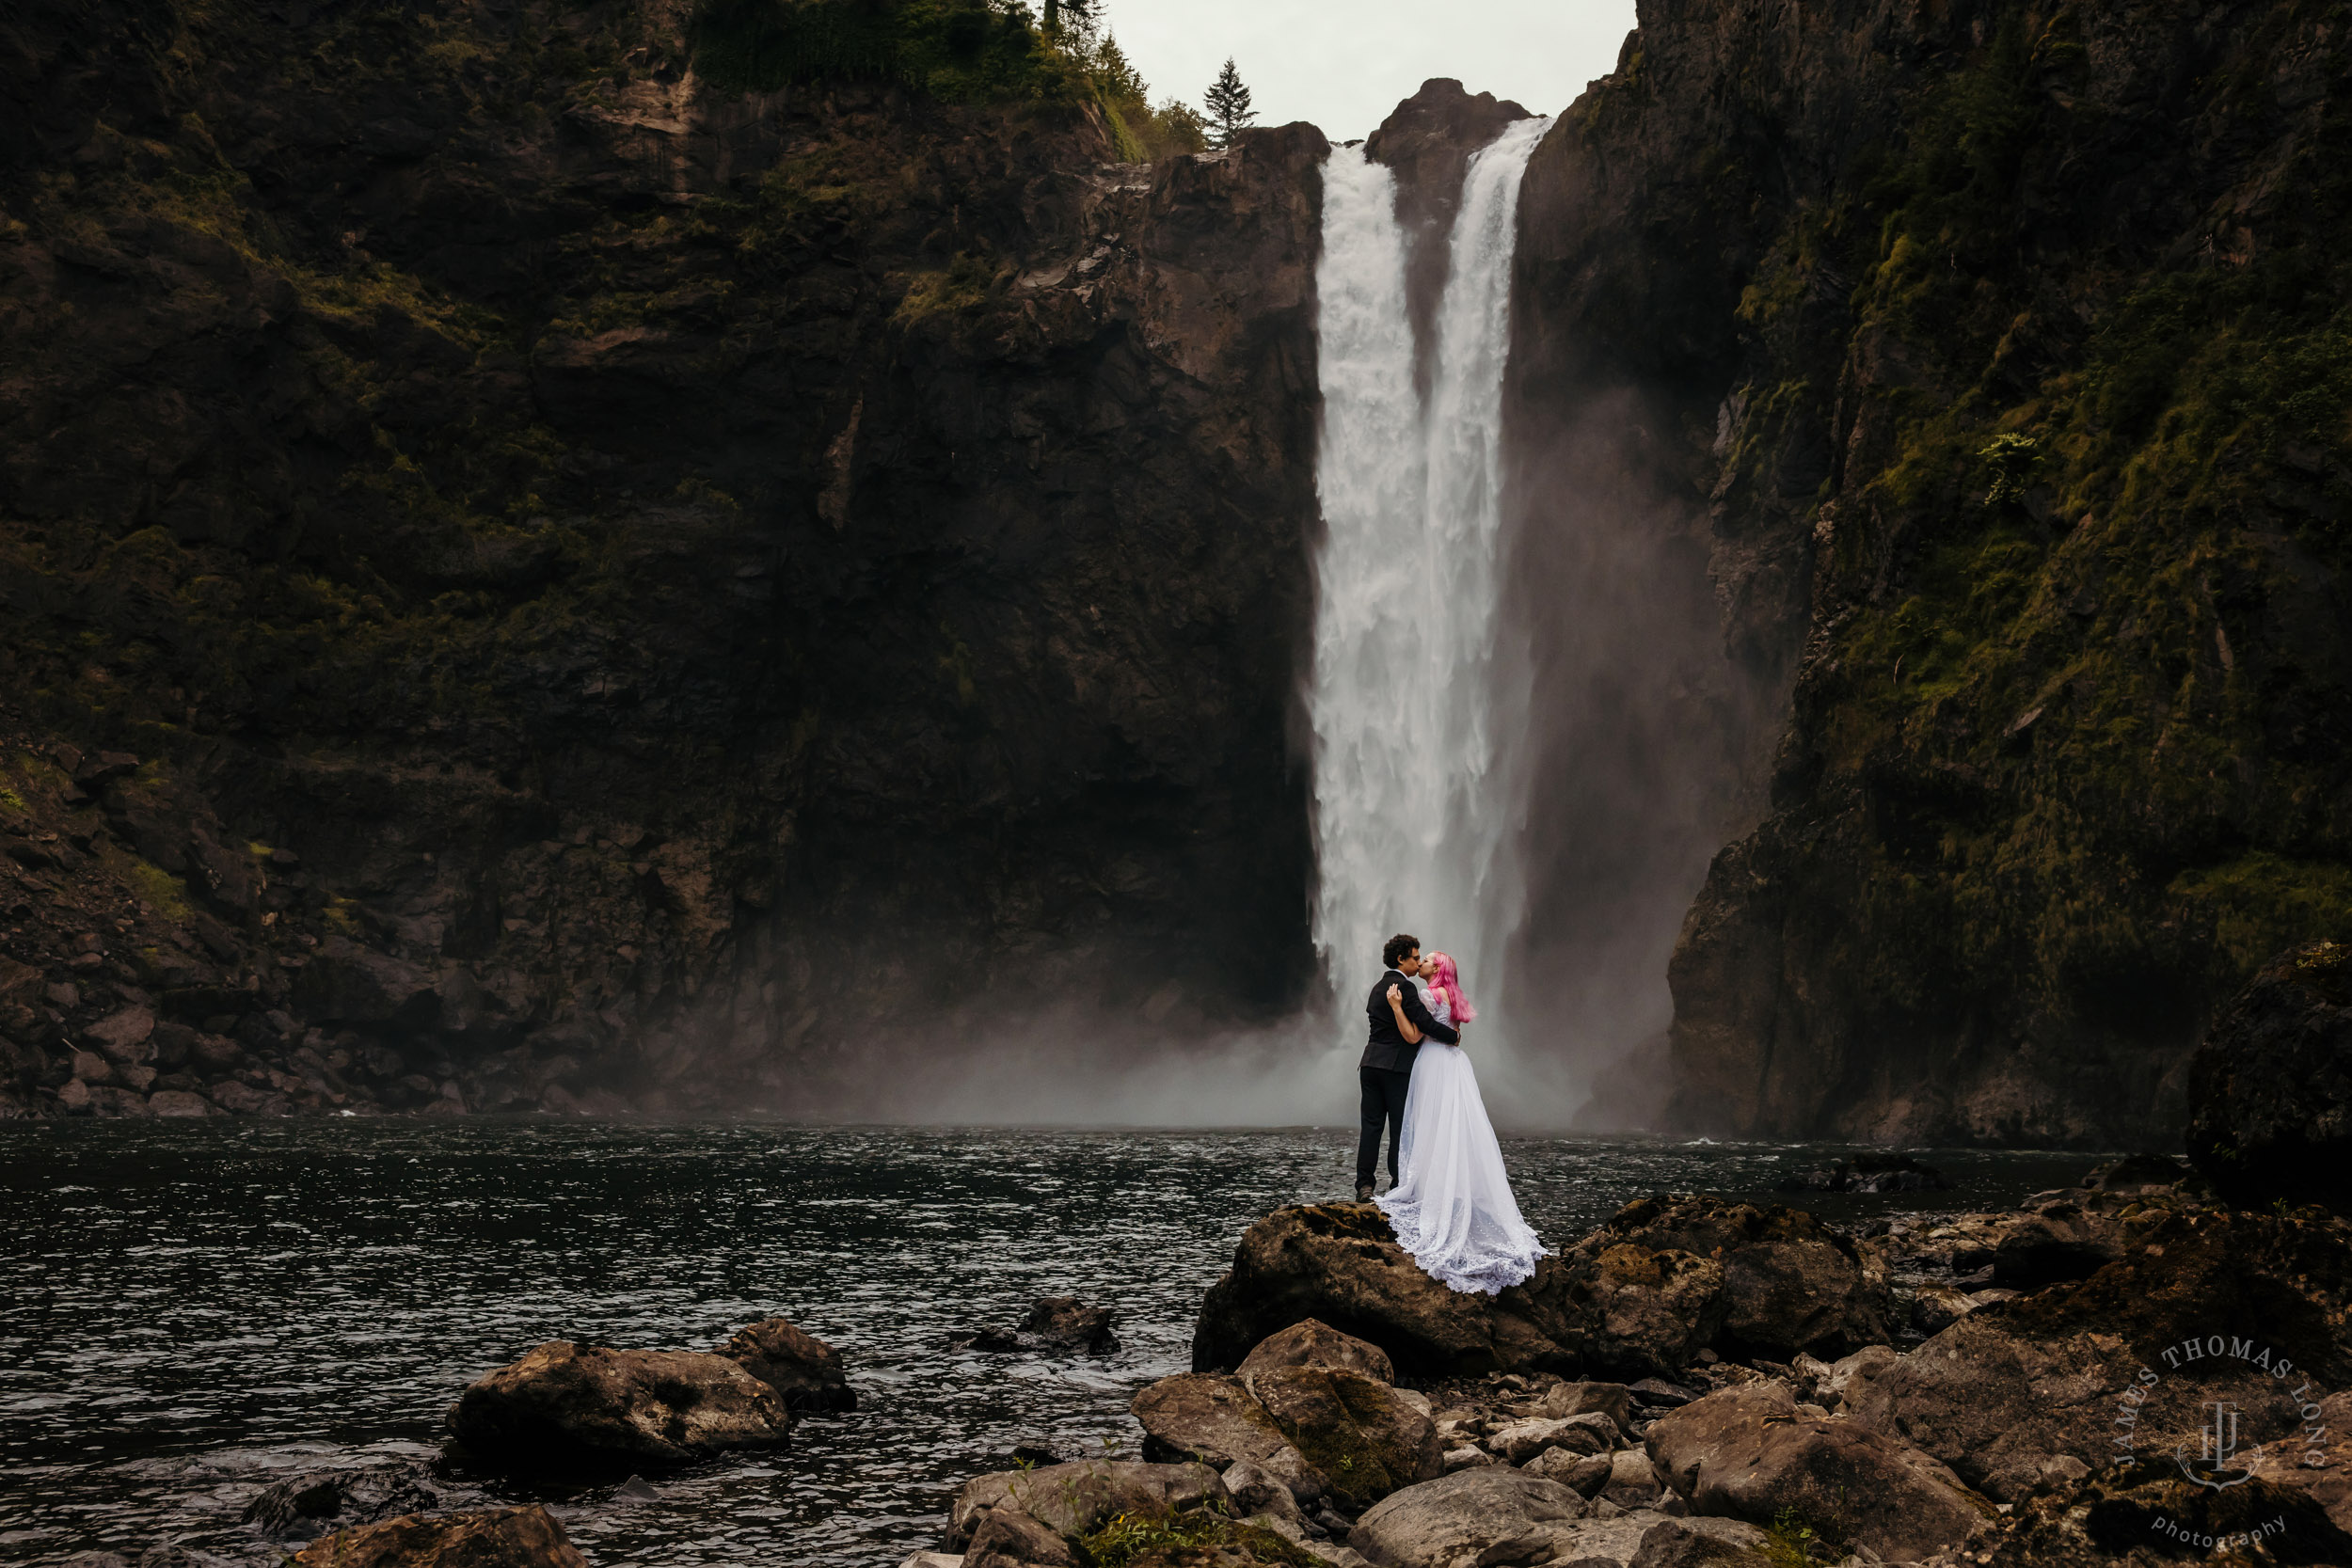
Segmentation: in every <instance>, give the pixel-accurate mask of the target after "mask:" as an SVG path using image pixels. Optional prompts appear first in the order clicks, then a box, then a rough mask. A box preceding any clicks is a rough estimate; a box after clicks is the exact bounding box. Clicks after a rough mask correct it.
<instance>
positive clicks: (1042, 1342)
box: [955, 1296, 1119, 1355]
mask: <svg viewBox="0 0 2352 1568" xmlns="http://www.w3.org/2000/svg"><path fill="white" fill-rule="evenodd" d="M1111 1317H1112V1315H1111V1311H1110V1309H1109V1308H1108V1307H1089V1306H1087V1305H1085V1304H1084V1303H1083V1302H1081V1301H1079V1300H1078V1298H1077V1297H1075V1296H1045V1297H1042V1298H1041V1299H1040V1300H1039V1301H1038V1302H1037V1303H1036V1304H1035V1305H1034V1306H1032V1307H1030V1308H1029V1313H1028V1316H1027V1317H1025V1318H1024V1319H1022V1321H1021V1326H1020V1327H1018V1328H1013V1329H1001V1328H984V1329H981V1330H980V1331H979V1332H978V1333H977V1334H973V1335H970V1336H968V1337H966V1338H961V1339H958V1340H956V1341H955V1344H956V1347H957V1348H958V1349H960V1350H977V1351H986V1352H988V1353H990V1354H995V1355H1012V1354H1018V1353H1020V1352H1023V1351H1027V1352H1031V1353H1038V1354H1068V1353H1070V1352H1073V1351H1074V1352H1078V1353H1080V1354H1087V1355H1108V1354H1111V1353H1112V1352H1114V1351H1116V1350H1118V1349H1119V1338H1118V1337H1117V1336H1116V1335H1115V1334H1113V1333H1112V1332H1111Z"/></svg>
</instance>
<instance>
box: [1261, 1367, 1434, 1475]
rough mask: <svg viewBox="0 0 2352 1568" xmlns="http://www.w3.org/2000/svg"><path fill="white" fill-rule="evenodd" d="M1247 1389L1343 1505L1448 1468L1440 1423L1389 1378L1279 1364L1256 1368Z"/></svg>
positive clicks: (1336, 1369)
mask: <svg viewBox="0 0 2352 1568" xmlns="http://www.w3.org/2000/svg"><path fill="white" fill-rule="evenodd" d="M1249 1390H1250V1392H1251V1393H1252V1394H1254V1395H1255V1396H1256V1397H1257V1401H1258V1403H1259V1404H1260V1405H1261V1406H1263V1409H1264V1410H1265V1413H1266V1415H1267V1416H1268V1417H1270V1418H1272V1419H1273V1422H1274V1424H1275V1426H1276V1428H1277V1429H1279V1431H1280V1432H1281V1433H1282V1435H1283V1436H1285V1437H1287V1438H1288V1439H1289V1440H1290V1442H1291V1445H1292V1446H1293V1447H1295V1449H1297V1450H1298V1451H1299V1452H1300V1453H1301V1454H1303V1455H1304V1456H1305V1457H1306V1460H1307V1463H1308V1464H1309V1465H1312V1466H1313V1468H1314V1470H1315V1471H1316V1472H1317V1473H1318V1474H1319V1475H1320V1476H1321V1477H1322V1478H1323V1480H1324V1481H1325V1482H1326V1484H1327V1486H1328V1487H1329V1489H1330V1492H1331V1495H1332V1496H1333V1497H1336V1498H1337V1499H1338V1500H1339V1502H1340V1504H1341V1505H1342V1506H1343V1507H1344V1508H1347V1509H1349V1510H1357V1509H1361V1508H1363V1507H1365V1506H1366V1505H1367V1504H1370V1503H1373V1502H1376V1501H1378V1500H1379V1499H1380V1498H1382V1497H1387V1496H1388V1495H1389V1494H1390V1493H1391V1492H1394V1491H1396V1490H1398V1489H1399V1488H1400V1487H1406V1486H1410V1485H1412V1484H1414V1483H1415V1482H1417V1481H1429V1480H1432V1479H1434V1478H1436V1477H1438V1476H1440V1475H1443V1474H1444V1473H1445V1455H1444V1450H1443V1449H1441V1448H1440V1447H1439V1446H1438V1429H1437V1423H1436V1422H1434V1421H1432V1420H1431V1419H1430V1418H1429V1414H1428V1412H1427V1410H1426V1409H1424V1408H1423V1407H1422V1406H1421V1405H1420V1404H1417V1403H1415V1402H1413V1400H1412V1399H1411V1398H1410V1397H1409V1396H1408V1395H1406V1394H1405V1393H1402V1392H1400V1391H1399V1390H1397V1389H1395V1388H1393V1387H1391V1386H1389V1385H1388V1384H1385V1383H1381V1382H1378V1381H1376V1380H1375V1379H1373V1378H1369V1377H1365V1376H1363V1375H1362V1374H1361V1373H1359V1372H1354V1371H1348V1370H1342V1369H1338V1368H1332V1367H1281V1368H1277V1369H1275V1370H1271V1371H1264V1372H1261V1373H1259V1374H1258V1375H1257V1376H1256V1377H1254V1378H1253V1379H1251V1381H1250V1384H1249ZM1252 1457H1255V1456H1252Z"/></svg>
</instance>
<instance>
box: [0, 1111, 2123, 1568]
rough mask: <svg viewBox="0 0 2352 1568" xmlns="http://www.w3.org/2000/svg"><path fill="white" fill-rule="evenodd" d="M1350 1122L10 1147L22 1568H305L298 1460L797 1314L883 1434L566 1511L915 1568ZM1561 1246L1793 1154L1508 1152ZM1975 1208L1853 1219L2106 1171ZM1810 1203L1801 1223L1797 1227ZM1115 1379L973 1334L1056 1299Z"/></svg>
mask: <svg viewBox="0 0 2352 1568" xmlns="http://www.w3.org/2000/svg"><path fill="white" fill-rule="evenodd" d="M1352 1148H1353V1142H1352V1135H1350V1134H1347V1133H1343V1132H1339V1131H1336V1130H1331V1129H1283V1130H1272V1131H1267V1130H1250V1131H1246V1132H1015V1131H994V1130H991V1131H946V1130H932V1129H924V1130H916V1129H907V1128H848V1129H839V1128H827V1129H813V1128H794V1127H776V1126H761V1125H740V1124H739V1125H730V1126H710V1127H657V1126H644V1125H618V1124H606V1125H595V1124H579V1123H548V1122H501V1121H493V1120H467V1121H431V1122H426V1121H407V1120H386V1121H367V1122H360V1121H334V1122H326V1121H278V1122H268V1123H256V1122H235V1123H229V1122H208V1123H193V1124H186V1125H171V1124H164V1125H161V1126H158V1125H156V1124H154V1123H146V1124H137V1123H119V1122H115V1123H90V1122H81V1123H66V1124H56V1123H51V1124H17V1125H13V1126H8V1127H6V1128H0V1193H4V1194H5V1204H6V1214H7V1224H6V1226H5V1227H0V1228H4V1234H0V1257H5V1259H6V1262H7V1265H8V1266H7V1272H6V1279H5V1284H4V1285H0V1292H4V1294H0V1300H5V1304H6V1310H5V1311H0V1475H5V1477H6V1479H5V1481H0V1560H8V1561H26V1560H33V1561H38V1560H54V1559H56V1558H61V1557H64V1556H67V1555H70V1554H72V1553H73V1552H76V1551H81V1550H87V1549H89V1548H92V1547H113V1548H116V1549H129V1550H132V1551H134V1552H135V1551H137V1550H139V1549H141V1548H144V1547H147V1546H150V1545H153V1544H158V1543H161V1542H167V1541H168V1542H177V1543H179V1544H183V1545H184V1546H186V1547H188V1548H190V1549H191V1550H194V1551H197V1552H199V1553H202V1554H207V1555H213V1556H217V1557H219V1558H221V1559H224V1560H230V1561H233V1562H236V1563H239V1564H248V1563H249V1564H257V1565H258V1564H262V1563H270V1562H275V1561H276V1560H278V1549H277V1548H275V1546H274V1544H272V1543H269V1542H265V1541H263V1540H262V1538H260V1537H259V1536H258V1535H256V1534H255V1533H254V1532H253V1530H252V1529H251V1528H249V1527H246V1526H245V1525H242V1524H240V1523H239V1521H238V1515H239V1513H240V1511H241V1510H242V1509H243V1508H244V1506H245V1504H246V1501H247V1500H248V1499H249V1498H250V1497H252V1496H253V1495H254V1494H255V1493H256V1492H258V1491H259V1490H261V1488H262V1487H263V1486H265V1485H267V1484H268V1483H269V1482H270V1481H272V1480H273V1479H275V1478H276V1477H278V1476H279V1475H282V1474H285V1473H287V1472H288V1471H290V1470H294V1469H305V1468H316V1467H322V1466H328V1465H345V1464H354V1463H363V1462H370V1461H375V1460H387V1459H397V1458H403V1457H425V1456H429V1455H430V1454H431V1452H432V1451H433V1446H434V1445H435V1443H436V1442H437V1437H438V1425H439V1422H440V1419H441V1416H442V1412H443V1411H444V1410H445V1409H446V1408H447V1406H448V1405H449V1403H450V1402H451V1400H452V1399H453V1398H454V1397H455V1395H456V1393H457V1391H458V1390H459V1389H460V1388H461V1387H463V1386H465V1385H466V1383H468V1382H469V1380H471V1379H472V1378H474V1377H476V1376H479V1375H480V1374H481V1373H483V1372H484V1371H486V1370H489V1369H491V1368H493V1367H496V1366H499V1365H501V1364H503V1363H505V1362H507V1361H510V1360H512V1359H514V1358H515V1357H516V1356H517V1355H518V1354H521V1353H522V1352H523V1351H525V1350H527V1349H529V1348H530V1347H531V1346H532V1345H535V1344H538V1343H540V1342H541V1341H543V1340H547V1339H554V1338H594V1339H596V1340H599V1341H602V1342H605V1343H609V1344H617V1345H642V1346H668V1347H684V1348H696V1349H707V1348H710V1347H711V1346H714V1345H715V1344H717V1342H718V1341H720V1340H721V1339H723V1338H725V1337H726V1336H727V1335H728V1334H730V1333H732V1332H733V1331H734V1330H735V1329H736V1328H737V1327H739V1326H740V1325H741V1324H742V1323H747V1322H749V1321H751V1320H752V1319H754V1318H758V1317H764V1316H767V1315H770V1314H774V1313H780V1314H783V1315H784V1316H787V1317H789V1318H790V1319H792V1320H793V1321H794V1322H795V1323H800V1324H801V1325H802V1326H803V1327H804V1328H806V1329H808V1330H809V1331H810V1332H812V1333H814V1334H816V1335H818V1337H820V1338H825V1339H828V1340H830V1341H832V1342H833V1343H834V1344H835V1345H836V1346H838V1347H840V1349H841V1351H842V1354H843V1355H844V1357H845V1359H846V1361H847V1363H848V1366H849V1370H850V1382H851V1383H852V1384H853V1385H854V1386H856V1388H857V1390H858V1394H859V1399H860V1407H859V1409H858V1411H857V1412H856V1414H854V1415H852V1416H850V1417H847V1418H812V1419H809V1420H807V1421H805V1422H803V1424H802V1425H801V1426H800V1428H799V1429H798V1430H797V1432H796V1433H795V1438H794V1448H793V1449H792V1450H791V1451H790V1452H789V1453H787V1454H784V1455H781V1456H767V1457H763V1458H761V1459H758V1460H755V1461H742V1462H730V1463H721V1464H716V1465H709V1466H707V1467H705V1468H702V1469H699V1470H695V1471H692V1472H690V1473H688V1474H685V1475H680V1476H670V1477H657V1478H655V1481H656V1485H657V1487H658V1488H659V1490H660V1498H659V1500H656V1501H649V1502H635V1503H631V1502H627V1501H621V1500H615V1499H613V1498H612V1496H611V1493H612V1488H610V1487H604V1488H600V1489H598V1490H596V1491H591V1492H587V1493H584V1494H579V1495H576V1496H571V1497H564V1498H562V1499H559V1500H558V1501H557V1502H556V1503H555V1505H554V1506H555V1511H556V1513H558V1514H559V1515H560V1516H561V1517H562V1518H563V1519H564V1524H565V1527H566V1528H568V1529H569V1530H570V1531H571V1532H572V1534H573V1536H574V1538H575V1539H576V1540H577V1541H578V1542H579V1543H580V1546H581V1548H582V1550H583V1551H584V1552H585V1553H586V1555H587V1557H588V1559H589V1560H590V1561H591V1562H593V1563H597V1564H613V1563H621V1562H644V1563H661V1564H665V1565H667V1564H681V1565H682V1564H697V1563H738V1562H746V1563H747V1562H761V1563H780V1562H790V1563H795V1564H851V1563H855V1564H870V1565H880V1568H887V1565H889V1564H892V1563H895V1562H896V1561H897V1560H898V1559H899V1558H901V1557H903V1556H904V1555H905V1554H906V1553H907V1552H909V1551H911V1550H913V1549H915V1548H916V1547H919V1546H925V1545H929V1544H931V1543H932V1542H933V1541H934V1540H935V1539H936V1537H937V1536H938V1533H939V1531H940V1529H941V1528H942V1527H943V1525H944V1524H945V1522H946V1504H947V1501H948V1499H949V1498H950V1497H952V1496H953V1493H954V1490H955V1487H956V1486H957V1485H958V1484H959V1483H960V1482H961V1481H962V1480H963V1479H964V1478H966V1477H968V1476H970V1475H972V1474H973V1473H975V1472H977V1471H978V1470H982V1469H994V1468H1002V1467H1004V1455H1005V1454H1006V1453H1007V1452H1008V1451H1009V1449H1011V1448H1012V1447H1013V1446H1014V1445H1016V1444H1019V1443H1024V1442H1029V1443H1037V1442H1042V1443H1044V1444H1045V1445H1047V1446H1049V1447H1051V1448H1053V1449H1055V1450H1056V1451H1057V1452H1059V1453H1062V1454H1064V1455H1067V1456H1075V1455H1077V1454H1079V1453H1101V1452H1104V1451H1105V1450H1106V1449H1108V1450H1111V1451H1126V1452H1130V1453H1132V1452H1133V1451H1134V1449H1135V1446H1136V1441H1137V1439H1138V1437H1139V1430H1138V1429H1137V1428H1136V1426H1135V1424H1134V1423H1133V1422H1132V1421H1131V1420H1130V1419H1129V1418H1128V1417H1127V1416H1126V1414H1125V1406H1126V1401H1127V1397H1128V1395H1129V1394H1130V1393H1132V1392H1133V1391H1134V1390H1135V1389H1136V1388H1138V1387H1140V1386H1142V1385H1144V1384H1146V1383H1148V1382H1150V1381H1151V1380H1152V1379H1153V1378H1157V1377H1162V1376H1165V1375H1167V1374H1168V1373H1169V1372H1174V1371H1180V1370H1185V1368H1186V1367H1187V1365H1188V1347H1189V1343H1190V1338H1191V1331H1192V1315H1193V1312H1194V1311H1195V1309H1196V1308H1197V1307H1198V1305H1199V1302H1200V1294H1201V1292H1202V1291H1204V1290H1205V1289H1206V1288H1207V1287H1208V1286H1209V1284H1210V1283H1211V1282H1212V1281H1213V1280H1215V1279H1216V1276H1217V1275H1218V1274H1219V1273H1220V1272H1222V1270H1223V1268H1224V1266H1225V1264H1226V1261H1227V1260H1228V1259H1229V1258H1230V1257H1231V1255H1232V1248H1233V1243H1234V1241H1235V1240H1236V1238H1237V1237H1238V1236H1239V1235H1240V1233H1241V1231H1242V1229H1243V1227H1246V1226H1247V1225H1248V1223H1249V1221H1250V1220H1252V1219H1254V1218H1256V1217H1257V1216H1258V1215H1260V1214H1263V1213H1264V1212H1266V1211H1267V1210H1268V1209H1271V1208H1273V1207H1275V1206H1276V1205H1278V1204H1281V1203H1288V1202H1297V1201H1302V1200H1316V1199H1325V1198H1333V1197H1341V1196H1346V1193H1345V1189H1346V1186H1347V1183H1348V1180H1349V1167H1350V1165H1351V1163H1352V1161H1351V1155H1352ZM1505 1154H1506V1157H1507V1158H1508V1159H1509V1161H1510V1163H1511V1166H1512V1170H1513V1172H1514V1175H1515V1180H1516V1181H1517V1183H1518V1194H1519V1198H1520V1202H1521V1206H1522V1207H1523V1208H1524V1209H1525V1211H1526V1212H1527V1216H1528V1219H1529V1220H1530V1221H1531V1223H1533V1224H1534V1226H1535V1227H1537V1228H1538V1229H1539V1230H1540V1231H1541V1232H1542V1233H1543V1234H1544V1236H1545V1237H1546V1239H1547V1240H1549V1241H1550V1242H1552V1243H1554V1244H1557V1243H1560V1242H1561V1241H1563V1240H1567V1239H1573V1238H1574V1237H1575V1236H1577V1235H1579V1234H1581V1232H1582V1231H1583V1230H1585V1229H1587V1228H1589V1227H1591V1226H1592V1225H1594V1224H1595V1223H1597V1221H1599V1220H1600V1219H1602V1218H1604V1217H1606V1216H1607V1215H1608V1214H1609V1213H1610V1212H1613V1210H1615V1209H1616V1208H1617V1206H1618V1205H1620V1204H1621V1203H1624V1202H1625V1201H1627V1200H1628V1199H1629V1198H1632V1197H1636V1196H1641V1195H1642V1194H1644V1193H1648V1192H1654V1191H1664V1190H1675V1191H1687V1190H1693V1189H1698V1190H1707V1191H1715V1192H1725V1193H1738V1194H1745V1195H1762V1194H1767V1193H1769V1192H1770V1191H1771V1189H1772V1184H1773V1182H1774V1180H1775V1179H1776V1178H1777V1177H1778V1175H1779V1174H1780V1173H1781V1172H1782V1171H1783V1170H1785V1169H1787V1168H1790V1167H1791V1166H1793V1165H1795V1164H1798V1163H1800V1161H1801V1160H1802V1158H1803V1154H1804V1151H1802V1150H1797V1149H1793V1148H1787V1147H1777V1146H1776V1147H1757V1146H1714V1145H1705V1144H1701V1145H1678V1144H1668V1143H1661V1142H1627V1141H1610V1142H1598V1141H1593V1140H1571V1139H1534V1138H1529V1139H1511V1140H1506V1144H1505ZM1933 1158H1934V1159H1935V1161H1936V1163H1937V1164H1941V1165H1942V1166H1943V1167H1944V1168H1945V1169H1946V1170H1947V1172H1948V1173H1950V1174H1951V1175H1952V1176H1954V1177H1955V1178H1956V1179H1957V1180H1958V1182H1959V1186H1958V1189H1957V1190H1956V1191H1954V1192H1951V1193H1941V1194H1931V1195H1919V1194H1909V1195H1903V1196H1898V1197H1889V1198H1869V1197H1852V1198H1849V1197H1843V1196H1835V1197H1834V1196H1826V1195H1823V1196H1818V1197H1816V1198H1815V1199H1814V1200H1812V1201H1811V1202H1809V1203H1805V1205H1804V1206H1807V1207H1811V1208H1813V1209H1814V1210H1815V1211H1816V1212H1820V1213H1821V1214H1823V1216H1824V1217H1825V1218H1832V1219H1852V1218H1861V1217H1867V1216H1869V1215H1872V1214H1877V1213H1891V1212H1903V1211H1908V1210H1916V1209H1918V1208H1920V1207H1923V1206H1925V1205H1924V1204H1923V1199H1927V1200H1931V1203H1932V1206H1934V1207H1938V1208H1951V1209H1976V1208H1989V1207H1995V1206H2006V1205H2009V1204H2011V1203H2014V1202H2015V1201H2016V1200H2017V1198H2018V1197H2019V1196H2023V1195H2024V1194H2026V1193H2028V1192H2032V1191H2035V1190H2038V1189H2041V1188H2044V1187H2050V1186H2055V1185H2058V1184H2060V1183H2061V1182H2064V1181H2066V1180H2071V1179H2073V1178H2074V1177H2075V1176H2078V1175H2079V1174H2080V1173H2081V1172H2082V1170H2083V1169H2084V1168H2086V1167H2087V1165H2088V1164H2090V1159H2089V1157H2086V1156H2083V1155H2033V1154H1985V1153H1953V1154H1944V1155H1938V1156H1933ZM1798 1201H1800V1202H1804V1200H1798ZM1061 1294H1075V1295H1079V1296H1082V1297H1084V1298H1085V1299H1087V1300H1088V1301H1089V1302H1092V1303H1098V1304H1101V1305H1104V1306H1108V1307H1112V1308H1114V1309H1115V1310H1116V1311H1117V1313H1118V1315H1119V1334H1120V1340H1121V1343H1122V1347H1123V1348H1122V1349H1121V1350H1120V1353H1119V1354H1115V1355H1112V1356H1108V1357H1104V1358H1100V1359H1095V1358H1086V1357H1078V1358H1067V1359H1049V1358H1043V1357H1036V1356H993V1355H981V1354H972V1353H968V1352H961V1351H957V1350H954V1349H952V1348H950V1346H949V1343H948V1341H949V1339H950V1338H953V1337H955V1336H956V1335H958V1334H962V1333H969V1332H970V1331H971V1330H973V1329H974V1328H977V1327H980V1326H984V1325H989V1324H996V1325H1003V1326H1009V1325H1011V1324H1012V1323H1014V1322H1016V1321H1017V1320H1018V1319H1019V1317H1020V1316H1021V1314H1022V1312H1023V1311H1024V1310H1025V1307H1026V1306H1027V1304H1028V1302H1029V1301H1031V1300H1032V1299H1034V1298H1035V1297H1037V1296H1040V1295H1061Z"/></svg>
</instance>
